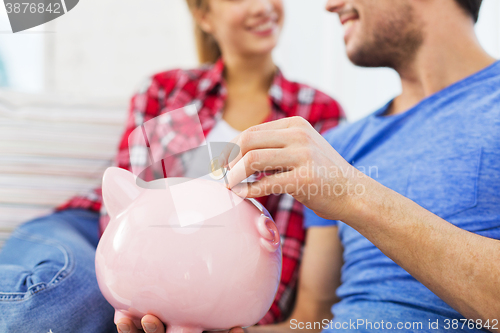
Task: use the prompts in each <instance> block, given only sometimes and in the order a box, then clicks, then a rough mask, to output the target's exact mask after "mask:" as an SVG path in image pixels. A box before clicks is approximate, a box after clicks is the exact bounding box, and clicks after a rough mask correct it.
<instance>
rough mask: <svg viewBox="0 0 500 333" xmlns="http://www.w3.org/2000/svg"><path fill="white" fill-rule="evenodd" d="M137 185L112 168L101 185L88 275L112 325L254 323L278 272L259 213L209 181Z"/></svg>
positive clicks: (274, 236) (186, 328) (272, 232)
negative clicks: (103, 218)
mask: <svg viewBox="0 0 500 333" xmlns="http://www.w3.org/2000/svg"><path fill="white" fill-rule="evenodd" d="M140 182H142V181H141V180H139V179H138V180H137V183H139V184H140V185H141V186H138V185H137V183H136V177H135V176H134V175H133V174H132V173H130V172H128V171H126V170H123V169H119V168H108V169H107V170H106V172H105V174H104V179H103V198H104V204H105V206H106V209H107V211H108V214H109V215H110V218H111V220H110V223H109V225H108V226H107V228H106V230H105V231H104V233H103V235H102V238H101V240H100V242H99V245H98V247H97V252H96V274H97V281H98V283H99V288H100V289H101V292H102V294H103V295H104V297H105V298H106V299H107V300H108V302H109V303H110V304H111V305H112V306H113V307H114V308H115V310H116V312H115V323H116V322H117V321H118V320H119V319H120V318H122V317H123V316H126V317H129V318H130V319H132V321H133V322H134V324H135V325H136V326H137V328H140V327H141V326H140V319H141V318H142V317H143V316H144V315H146V314H152V315H154V316H156V317H158V318H159V319H160V320H161V321H162V322H163V323H165V324H166V325H167V332H170V333H189V332H196V333H201V332H202V331H208V330H225V329H229V328H232V327H237V326H241V327H247V326H251V325H254V324H255V323H257V322H258V321H259V320H260V319H261V318H262V317H263V316H264V315H265V314H266V313H267V311H268V310H269V308H270V306H271V304H272V302H273V300H274V297H275V294H276V291H277V288H278V284H279V280H280V274H281V245H280V238H279V234H278V230H277V228H276V225H275V224H274V222H273V220H272V218H271V216H270V215H269V213H268V212H267V210H266V209H265V208H264V207H262V206H261V205H260V203H258V202H257V201H255V200H249V199H242V198H240V197H238V196H237V195H235V194H234V193H233V192H232V191H229V190H228V189H226V187H225V186H224V185H222V184H220V183H217V182H212V181H209V180H202V179H187V178H167V179H160V180H155V181H152V182H149V183H144V182H143V183H140Z"/></svg>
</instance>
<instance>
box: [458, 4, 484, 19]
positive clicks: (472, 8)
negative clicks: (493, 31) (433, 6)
mask: <svg viewBox="0 0 500 333" xmlns="http://www.w3.org/2000/svg"><path fill="white" fill-rule="evenodd" d="M455 1H456V2H457V3H458V4H459V5H460V7H462V8H463V9H465V11H466V12H467V13H469V14H470V15H471V16H472V18H473V19H474V22H477V18H478V17H479V9H480V8H481V3H482V2H483V0H455Z"/></svg>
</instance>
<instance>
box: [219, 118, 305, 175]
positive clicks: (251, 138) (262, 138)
mask: <svg viewBox="0 0 500 333" xmlns="http://www.w3.org/2000/svg"><path fill="white" fill-rule="evenodd" d="M303 126H311V125H310V124H309V123H308V122H307V120H305V119H304V118H302V117H289V118H283V119H279V120H275V121H270V122H267V123H263V124H259V125H256V126H252V127H250V128H249V129H247V130H245V131H243V132H242V133H240V134H239V135H238V136H236V137H235V138H234V139H233V140H231V144H230V145H227V146H226V147H225V149H223V151H222V155H223V156H224V157H225V161H226V163H227V162H230V164H229V167H230V168H231V167H232V165H234V164H236V163H237V162H238V160H239V159H240V158H241V157H242V156H243V155H245V153H246V152H248V151H249V150H252V149H259V148H260V149H262V148H282V147H284V146H285V145H286V143H288V142H290V140H289V138H288V140H287V139H286V138H285V137H284V136H283V134H284V132H283V130H284V129H288V128H291V127H303ZM262 131H265V133H262ZM285 133H286V132H285ZM235 145H236V146H235ZM240 149H241V150H242V151H241V152H240Z"/></svg>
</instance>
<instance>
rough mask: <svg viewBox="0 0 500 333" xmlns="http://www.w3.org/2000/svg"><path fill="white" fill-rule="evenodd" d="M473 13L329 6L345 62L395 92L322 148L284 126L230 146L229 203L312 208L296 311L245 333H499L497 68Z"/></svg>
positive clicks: (466, 7)
mask: <svg viewBox="0 0 500 333" xmlns="http://www.w3.org/2000/svg"><path fill="white" fill-rule="evenodd" d="M480 5H481V0H329V1H328V3H327V9H328V10H329V11H331V12H335V13H337V14H338V15H339V18H340V20H341V22H342V24H343V25H344V28H345V36H344V40H345V44H346V50H347V54H348V56H349V58H350V60H351V61H352V62H353V63H354V64H356V65H359V66H365V67H390V68H393V69H395V70H396V71H397V72H398V74H399V76H400V78H401V84H402V88H403V89H402V93H401V95H399V96H397V97H396V98H394V99H393V100H392V101H389V102H388V103H387V104H386V105H385V106H384V107H383V108H381V109H379V110H377V111H376V112H374V113H373V114H372V115H370V116H368V117H367V118H365V119H363V120H361V121H358V122H356V123H354V124H349V125H345V126H342V127H339V128H337V129H335V130H332V131H330V132H328V133H327V134H325V135H324V137H321V136H320V135H319V134H318V133H317V132H315V131H314V129H313V128H312V127H311V126H310V125H309V124H308V123H307V122H306V121H304V120H303V119H301V118H291V119H285V120H279V121H276V122H271V123H266V124H262V125H258V126H255V127H252V128H250V129H248V130H247V131H244V132H243V133H242V134H241V135H240V136H238V138H236V139H235V140H234V142H235V143H237V144H238V145H239V146H240V147H241V153H240V156H239V157H238V158H236V159H235V160H233V161H232V162H231V163H230V165H229V167H230V168H231V170H230V171H229V172H228V180H229V186H230V187H231V188H232V189H233V191H235V192H236V193H238V194H239V195H241V196H244V197H258V196H262V195H265V194H269V193H288V194H290V195H292V196H294V197H295V198H296V199H298V200H299V201H300V202H302V203H303V204H304V205H305V206H307V207H308V208H309V209H308V210H307V211H306V225H307V226H308V232H307V242H306V248H305V251H304V256H303V263H302V271H301V276H300V284H299V291H298V295H297V301H296V306H295V310H294V312H293V314H292V316H291V317H290V319H289V320H288V321H287V322H285V323H283V324H280V325H275V326H267V327H252V328H249V329H248V331H249V332H258V331H261V332H263V331H269V332H278V331H283V332H284V331H297V330H300V329H306V330H307V329H314V330H317V331H319V330H321V329H324V330H327V331H329V330H331V331H334V332H341V331H353V332H371V331H385V330H389V331H398V330H399V331H405V332H407V331H418V332H425V331H429V332H439V331H442V332H462V331H463V332H474V331H481V330H482V329H486V330H490V331H499V330H500V323H499V320H500V302H499V301H498V300H499V299H500V287H499V285H500V284H499V283H500V265H499V262H500V241H498V239H500V62H497V61H496V60H495V59H494V58H492V57H491V56H489V55H488V54H487V53H486V52H485V51H484V50H483V49H482V48H481V46H480V45H479V43H478V40H477V38H476V35H475V32H474V24H475V22H476V21H477V18H478V12H479V8H480ZM269 170H275V171H280V172H277V173H274V174H272V175H268V176H266V177H264V178H262V179H261V180H260V181H258V182H254V183H252V184H239V183H240V181H242V180H243V179H245V178H246V177H248V176H249V175H251V174H253V173H254V172H260V171H269ZM368 170H371V171H372V172H368ZM362 171H363V172H362ZM332 305H333V307H332ZM332 313H333V320H331V321H330V319H331V318H332Z"/></svg>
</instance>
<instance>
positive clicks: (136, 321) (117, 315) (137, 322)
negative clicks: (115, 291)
mask: <svg viewBox="0 0 500 333" xmlns="http://www.w3.org/2000/svg"><path fill="white" fill-rule="evenodd" d="M122 318H129V319H130V320H132V322H133V323H134V325H135V327H136V328H137V329H142V325H141V320H140V319H136V318H135V317H134V316H132V315H130V313H128V311H123V310H116V311H115V324H116V323H118V322H119V321H120V319H122Z"/></svg>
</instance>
